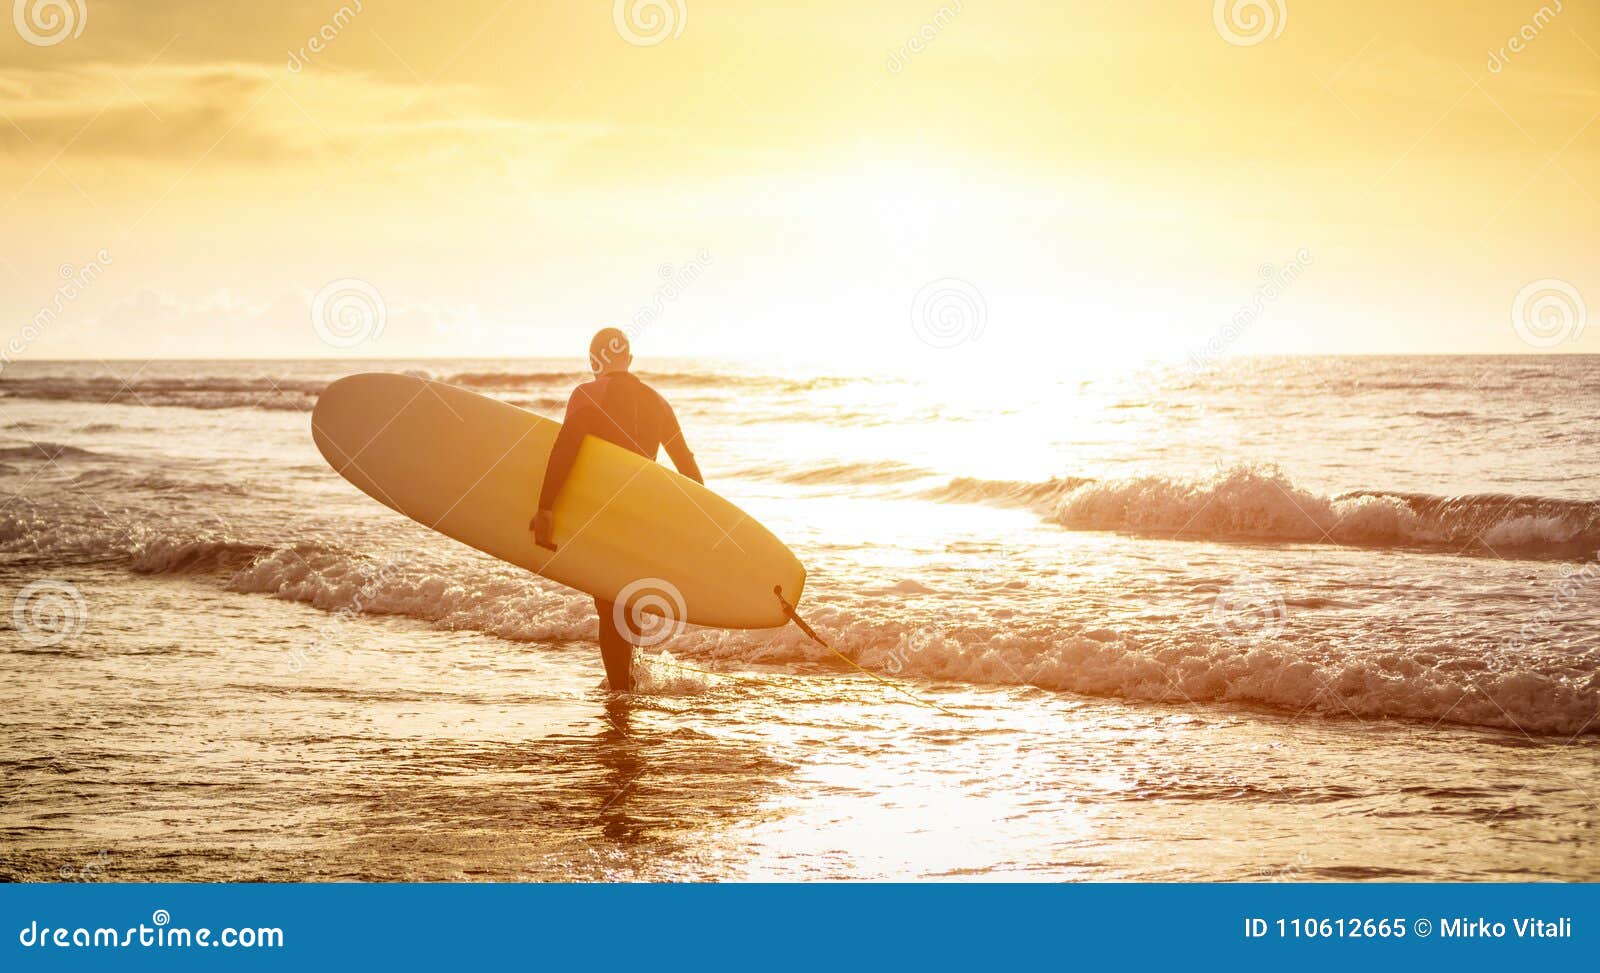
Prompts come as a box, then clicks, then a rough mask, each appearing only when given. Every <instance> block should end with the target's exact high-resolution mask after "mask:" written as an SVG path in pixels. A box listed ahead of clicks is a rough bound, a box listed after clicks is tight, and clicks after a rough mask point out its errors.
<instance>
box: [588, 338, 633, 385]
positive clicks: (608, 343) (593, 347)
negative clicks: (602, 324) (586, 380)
mask: <svg viewBox="0 0 1600 973" xmlns="http://www.w3.org/2000/svg"><path fill="white" fill-rule="evenodd" d="M632 364H633V351H632V349H630V348H629V347H628V336H627V335H625V334H623V333H622V330H621V329H620V328H601V329H600V330H599V331H596V332H595V333H594V338H592V339H591V340H590V341H589V367H590V368H591V369H593V370H594V373H595V374H596V375H604V374H605V373H606V372H625V371H627V370H628V366H629V365H632Z"/></svg>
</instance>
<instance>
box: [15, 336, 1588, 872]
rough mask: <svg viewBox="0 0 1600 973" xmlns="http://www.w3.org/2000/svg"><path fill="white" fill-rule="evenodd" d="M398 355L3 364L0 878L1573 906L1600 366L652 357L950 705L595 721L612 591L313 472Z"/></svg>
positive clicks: (688, 641)
mask: <svg viewBox="0 0 1600 973" xmlns="http://www.w3.org/2000/svg"><path fill="white" fill-rule="evenodd" d="M373 367H375V366H373V365H372V364H370V363H363V364H359V365H353V364H342V363H293V362H288V363H285V362H271V363H237V362H232V363H223V362H211V363H206V362H188V363H152V364H148V365H141V364H139V363H112V364H110V365H87V364H83V365H77V364H75V365H65V364H60V365H52V364H49V363H38V364H34V363H22V364H14V365H10V366H8V367H7V368H6V371H5V373H4V376H3V377H0V395H5V396H6V397H5V398H3V399H0V427H3V428H0V490H4V492H5V494H4V497H3V498H0V502H3V506H0V557H3V560H0V590H4V591H6V592H7V593H8V594H10V595H12V597H13V599H14V603H13V604H14V607H15V608H16V609H17V611H15V612H11V613H4V614H5V617H6V618H7V623H6V624H8V625H10V626H11V627H13V628H14V629H15V628H20V629H21V630H20V631H13V632H11V633H8V635H7V639H6V642H5V646H4V648H5V651H3V652H0V673H3V679H4V682H3V684H4V686H5V687H6V688H5V700H4V702H5V704H6V705H5V714H6V715H5V717H4V719H3V722H4V724H5V732H4V733H3V734H0V772H3V774H4V776H3V783H0V788H3V790H0V875H4V876H6V877H11V878H27V879H49V878H62V877H65V878H68V879H84V880H94V879H122V880H138V879H189V880H210V879H245V880H248V879H267V880H300V879H305V880H320V879H344V878H365V879H456V878H465V879H479V878H484V879H488V878H497V879H595V878H613V879H622V878H625V879H635V878H637V879H689V878H695V879H720V878H735V879H749V878H924V877H958V878H1016V879H1034V878H1039V879H1060V878H1069V879H1079V878H1082V879H1191V878H1214V879H1244V880H1259V879H1268V880H1271V879H1285V880H1296V879H1298V880H1316V879H1332V878H1391V879H1402V880H1403V879H1423V878H1427V879H1476V878H1495V879H1502V878H1557V879H1591V880H1592V879H1595V878H1596V877H1600V867H1597V865H1596V862H1600V855H1597V854H1596V849H1595V847H1594V837H1593V834H1594V831H1595V825H1596V823H1597V820H1600V806H1597V804H1596V800H1597V799H1600V786H1597V785H1596V783H1595V782H1596V781H1600V775H1597V773H1596V771H1597V769H1600V767H1597V764H1600V737H1597V736H1596V732H1597V729H1600V728H1597V727H1596V725H1595V720H1596V716H1597V714H1600V621H1597V620H1596V619H1597V614H1596V611H1595V609H1596V607H1597V604H1600V564H1597V563H1596V561H1595V557H1594V555H1595V551H1596V549H1597V548H1600V527H1597V524H1600V520H1597V517H1596V511H1597V510H1600V505H1597V504H1596V503H1595V500H1596V498H1600V461H1597V460H1596V458H1595V457H1596V455H1597V454H1596V451H1595V448H1594V447H1595V445H1596V440H1597V439H1600V431H1597V429H1600V427H1597V426H1596V425H1595V423H1594V421H1593V420H1594V416H1595V415H1596V414H1597V413H1600V382H1597V381H1596V379H1600V362H1597V360H1595V359H1593V358H1561V359H1556V358H1536V359H1526V358H1522V359H1483V358H1460V359H1392V358H1389V359H1385V358H1368V359H1289V360H1277V361H1270V360H1269V361H1248V360H1247V361H1241V362H1235V363H1230V364H1228V365H1227V366H1225V367H1221V368H1218V369H1216V370H1214V371H1211V372H1208V373H1205V374H1202V375H1194V374H1189V373H1185V372H1181V371H1180V372H1149V373H1138V374H1130V375H1125V376H1116V377H1101V376H1095V377H1071V378H1063V379H1055V380H1052V381H1050V382H1035V383H1031V384H1030V383H1012V384H1011V385H1008V386H1006V388H1007V391H1005V392H1003V396H1004V397H1003V398H1002V399H999V400H997V399H994V398H992V397H991V398H985V399H978V398H977V397H975V396H974V395H972V394H970V393H967V394H956V393H953V392H952V391H951V386H950V385H949V384H947V383H940V382H921V383H918V382H909V381H907V382H901V381H884V380H874V381H871V382H863V381H857V380H853V379H850V378H848V377H843V376H804V377H798V378H795V377H790V378H785V379H773V378H770V377H763V376H760V375H756V374H752V373H749V372H738V371H730V370H728V369H725V368H716V367H713V366H710V365H705V364H696V363H670V364H669V365H668V366H667V367H665V368H662V369H660V371H661V372H662V374H661V375H660V376H659V377H658V378H657V379H656V381H657V384H658V386H659V387H660V388H661V389H662V390H663V391H664V392H665V393H666V394H667V395H668V396H669V398H671V399H672V401H673V402H674V404H675V405H676V407H677V409H678V412H679V414H680V417H681V419H682V420H683V423H684V426H685V428H686V430H687V432H688V434H689V436H690V439H691V443H692V444H693V445H694V446H695V448H696V450H697V452H698V453H699V454H700V459H701V465H702V466H703V467H704V468H705V469H706V472H707V478H708V481H709V482H710V484H711V485H712V486H713V487H714V488H716V489H718V490H719V491H721V492H723V493H725V494H726V495H727V496H729V497H730V498H731V499H733V500H734V501H735V502H737V503H739V504H740V505H741V506H744V507H745V508H746V509H747V510H749V511H750V512H751V513H752V514H754V515H755V516H757V517H758V518H760V519H761V520H762V521H763V522H765V523H766V524H768V525H769V526H770V527H772V528H773V530H774V531H775V532H776V533H778V534H779V535H780V536H782V537H784V538H785V539H786V540H788V541H789V542H790V544H791V546H793V547H794V549H795V551H796V553H797V554H799V556H800V557H801V559H802V560H803V561H805V562H806V564H807V566H808V568H809V569H810V571H811V578H810V581H809V583H808V590H807V595H806V602H805V604H804V605H803V606H802V607H803V609H804V611H805V613H806V614H807V615H808V617H809V618H810V619H811V620H812V621H813V623H814V624H815V625H817V627H818V628H819V629H820V630H822V632H823V633H824V634H825V635H827V636H828V637H829V638H830V640H831V641H833V643H834V644H835V645H836V646H838V647H839V648H840V649H841V650H842V651H843V652H845V653H846V654H847V655H848V656H849V657H850V658H851V659H853V660H854V661H855V662H856V663H858V664H859V665H861V666H863V667H864V668H865V669H867V670H869V671H870V672H871V673H872V674H873V675H876V676H878V677H880V678H884V679H890V680H893V681H894V682H896V683H897V684H899V685H902V686H904V687H905V688H906V689H907V690H908V691H910V692H911V693H913V694H914V695H916V696H918V697H920V698H922V699H923V700H926V701H931V702H936V703H938V704H939V705H941V706H943V707H946V708H948V709H949V710H951V711H954V713H955V714H957V715H954V716H952V715H948V714H945V713H942V712H940V711H938V710H936V709H932V708H929V707H926V706H918V705H917V704H915V703H914V702H912V701H909V700H907V699H906V698H905V697H903V696H901V695H898V694H896V693H894V692H891V691H889V690H887V689H885V688H884V687H883V686H882V685H881V684H879V683H878V682H875V681H874V680H873V679H872V678H870V677H869V676H868V675H865V674H863V673H861V672H857V671H856V670H854V669H852V668H850V667H849V666H847V665H846V664H844V663H842V662H840V661H839V660H837V659H835V658H834V657H833V656H831V655H830V654H828V653H827V652H825V651H823V650H821V649H819V648H817V647H815V646H812V645H810V644H808V643H807V642H806V641H805V640H804V639H803V638H802V637H801V636H800V635H799V633H798V632H796V631H794V630H784V631H776V632H757V633H728V632H714V631H702V630H690V631H688V632H685V633H683V634H682V635H681V636H679V637H678V638H675V639H673V640H672V641H670V642H668V643H666V644H665V645H664V646H663V647H662V648H664V649H665V650H666V652H667V653H668V654H667V655H661V654H658V652H657V651H656V650H652V658H650V659H648V660H645V661H643V662H642V663H641V666H642V667H643V668H642V671H641V675H642V676H643V677H644V679H645V688H646V690H647V692H646V693H644V694H643V695H642V696H641V697H640V698H638V699H636V700H635V701H634V702H633V703H632V704H631V705H630V706H628V707H625V708H618V707H614V706H613V707H610V708H608V707H607V705H606V704H605V701H604V697H603V695H602V694H601V693H600V692H599V690H598V688H597V686H598V683H599V681H600V666H599V660H598V653H597V652H596V651H595V649H594V648H593V645H592V643H590V642H588V641H586V640H589V639H592V638H593V633H594V623H593V619H592V617H591V612H592V609H591V608H590V606H589V603H588V601H587V599H584V598H581V597H578V596H575V595H573V594H571V593H570V592H565V591H563V590H561V589H559V588H557V587H555V586H553V585H550V584H548V583H546V582H543V581H542V580H540V579H538V578H535V577H532V576H529V575H527V574H526V573H524V572H521V571H519V570H517V569H514V568H511V567H510V566H508V565H503V564H500V563H498V562H495V561H493V560H491V559H489V558H487V557H485V556H483V555H480V554H477V553H475V552H472V551H470V550H468V549H466V548H463V547H461V546H460V545H457V544H455V543H454V542H451V541H449V540H447V539H445V538H442V537H440V536H438V535H435V534H433V533H431V532H429V531H427V530H425V529H423V528H421V527H419V526H416V525H413V524H410V523H409V522H406V521H404V520H402V519H401V518H399V517H397V516H396V515H394V514H393V513H392V512H390V511H388V510H387V509H385V508H383V507H381V506H379V505H378V504H376V503H374V502H372V501H371V500H369V499H368V498H366V497H364V496H363V495H361V494H359V493H358V492H357V491H355V490H354V488H352V487H349V486H348V485H347V484H345V483H344V482H343V481H342V480H340V479H339V478H338V477H337V476H336V475H334V474H333V473H332V472H331V471H330V470H329V469H328V468H327V467H326V465H325V464H324V463H323V462H322V460H321V459H320V457H319V456H318V455H317V454H316V451H315V449H314V447H312V445H311V442H310V437H309V433H308V428H307V427H308V416H307V414H306V412H305V411H304V410H305V409H308V408H309V405H310V403H311V402H312V401H314V398H315V392H316V390H317V389H318V388H320V387H321V384H322V383H324V382H325V381H327V380H329V379H330V378H332V377H336V376H338V375H340V374H345V373H347V372H350V371H356V370H363V369H371V368H373ZM377 367H384V368H393V369H399V370H405V369H425V370H427V371H428V372H429V373H430V374H432V375H434V376H435V377H439V378H441V379H446V380H450V379H454V380H456V381H461V382H465V383H468V384H472V385H474V386H475V387H477V388H479V389H480V390H482V391H484V392H485V393H486V394H494V395H497V396H500V397H504V398H507V399H509V400H511V401H515V402H519V403H522V404H525V405H528V406H529V407H531V408H535V409H536V411H542V412H545V413H546V414H554V413H557V412H558V411H559V408H560V403H561V402H562V400H563V398H564V395H565V392H566V390H567V389H568V388H570V384H571V379H572V378H573V377H574V376H573V374H572V372H571V371H570V363H560V362H512V363H488V362H428V363H385V364H383V365H382V366H377ZM647 377H648V375H647ZM991 394H992V393H991ZM1024 445H1026V448H1022V447H1023V446H1024ZM30 586H32V588H31V589H30ZM56 636H60V638H59V640H55V638H56ZM53 640H54V641H53Z"/></svg>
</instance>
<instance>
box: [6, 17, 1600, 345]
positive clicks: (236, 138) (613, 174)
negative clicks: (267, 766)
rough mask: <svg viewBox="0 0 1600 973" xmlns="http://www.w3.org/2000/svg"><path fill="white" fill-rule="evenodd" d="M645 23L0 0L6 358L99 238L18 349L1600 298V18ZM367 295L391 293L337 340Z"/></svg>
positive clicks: (1390, 320) (1124, 335) (983, 337)
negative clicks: (959, 311)
mask: <svg viewBox="0 0 1600 973" xmlns="http://www.w3.org/2000/svg"><path fill="white" fill-rule="evenodd" d="M643 6H644V7H646V8H648V9H644V10H637V11H634V14H635V16H633V17H632V18H631V19H630V15H629V12H628V11H627V10H622V11H620V12H619V11H618V9H617V8H616V7H615V6H613V4H611V3H607V2H603V0H591V2H583V3H571V2H555V0H550V2H534V0H511V2H505V0H453V2H451V3H449V4H439V3H423V2H420V0H364V2H363V3H361V4H357V3H356V2H355V0H350V2H349V3H348V4H346V5H345V12H344V13H342V14H341V13H339V10H340V5H339V4H338V3H336V2H333V0H279V2H274V3H258V2H248V3H247V2H244V0H55V2H54V3H52V2H51V0H25V2H21V3H18V4H16V8H17V9H16V10H15V11H14V14H15V16H14V17H13V19H12V23H10V24H0V169H3V173H0V225H3V226H4V227H5V233H4V235H3V236H0V308H3V309H4V312H5V319H4V322H3V328H0V342H3V341H5V340H7V339H12V340H13V341H14V336H17V335H21V334H22V333H23V332H24V329H25V326H29V325H30V322H33V321H34V320H35V319H36V316H37V314H38V312H39V311H40V309H41V308H45V307H49V306H51V305H52V302H55V301H57V288H58V285H59V284H61V282H62V281H63V279H64V278H63V276H62V268H63V266H64V265H65V267H66V272H67V273H69V274H70V273H73V272H74V270H75V268H81V267H82V266H83V265H85V264H88V263H91V262H93V261H96V260H97V259H98V257H97V255H100V254H102V252H103V253H104V255H105V258H107V259H105V260H104V261H103V263H104V266H103V271H102V272H101V273H100V274H99V276H98V277H95V278H94V279H93V280H92V282H91V283H89V284H88V285H87V286H85V287H84V288H82V293H81V295H80V296H77V297H76V298H73V299H71V300H68V301H65V302H62V306H61V308H60V311H59V314H56V315H54V317H53V318H51V319H50V320H49V321H48V323H47V324H46V326H44V327H42V328H30V329H29V330H30V333H31V332H37V333H36V334H33V336H32V337H31V338H30V339H29V340H27V341H26V342H25V343H24V344H25V345H26V347H25V348H23V349H22V350H21V351H20V353H18V354H13V355H12V356H11V357H12V358H25V359H37V358H56V357H92V358H112V357H164V356H225V357H232V356H255V355H262V356H310V355H336V354H337V355H360V356H374V357H380V356H396V357H403V356H418V355H427V356H461V355H516V356H545V355H572V354H576V353H577V352H578V351H579V350H580V349H581V347H582V344H583V342H584V341H585V340H586V338H587V336H588V335H589V334H590V333H591V332H592V331H593V330H594V329H595V328H596V327H597V326H599V325H601V324H608V323H615V324H620V325H627V324H628V323H629V322H631V321H637V320H640V319H641V309H648V310H649V313H647V314H644V315H643V320H644V321H645V324H644V326H643V327H642V328H640V329H638V336H637V338H636V343H637V344H638V346H639V353H640V354H641V355H642V356H643V355H658V356H659V355H718V356H723V357H735V358H755V359H761V360H767V361H780V360H791V359H792V360H799V359H815V360H819V361H833V362H843V363H868V364H870V363H871V362H872V361H874V360H879V359H881V358H882V357H884V356H892V357H895V358H904V359H912V360H921V359H923V358H933V357H936V356H944V358H945V359H947V360H948V359H949V358H950V357H951V355H952V353H951V350H950V349H948V348H939V347H934V346H933V345H931V344H929V343H928V342H926V341H919V340H918V334H917V329H916V327H915V326H914V324H915V321H914V318H915V316H916V315H917V314H918V313H919V307H920V305H919V292H924V293H925V288H926V287H927V286H928V285H930V283H931V282H936V281H941V280H947V279H950V280H955V281H959V282H960V285H959V288H958V289H959V290H960V291H961V294H962V295H963V300H965V301H966V302H967V304H968V306H969V307H970V306H972V301H973V297H972V295H974V294H975V295H977V298H976V300H977V301H978V302H979V303H981V310H980V311H977V312H971V311H970V310H969V311H968V312H966V313H969V314H970V313H978V314H981V317H982V329H981V334H973V335H970V336H968V337H970V339H971V340H968V341H965V342H964V343H963V344H962V348H963V349H964V350H963V351H961V352H957V353H956V354H960V355H984V356H997V357H999V358H1011V359H1015V358H1020V357H1022V356H1026V358H1027V359H1028V360H1030V361H1038V360H1040V359H1044V360H1049V359H1051V358H1055V357H1060V356H1066V357H1082V358H1089V359H1101V358H1106V359H1122V358H1137V357H1148V356H1155V357H1168V358H1173V359H1181V358H1182V357H1183V356H1184V355H1185V354H1188V353H1189V352H1190V351H1191V350H1192V349H1195V348H1198V347H1201V346H1204V345H1206V343H1207V342H1209V341H1213V340H1214V339H1215V338H1216V337H1217V336H1218V335H1219V333H1222V332H1223V331H1224V329H1228V328H1229V323H1230V320H1232V319H1235V318H1236V315H1237V314H1238V312H1240V310H1241V309H1244V308H1249V307H1251V305H1252V302H1253V301H1254V300H1256V299H1257V295H1258V293H1259V291H1260V288H1261V287H1262V285H1263V282H1264V281H1267V280H1269V279H1272V278H1274V277H1276V276H1277V275H1278V274H1279V272H1280V271H1281V269H1282V268H1283V267H1284V266H1285V265H1286V264H1289V263H1290V262H1292V261H1298V262H1300V264H1301V267H1300V269H1299V272H1298V275H1297V276H1295V277H1294V278H1293V280H1292V281H1291V282H1290V283H1288V284H1287V285H1286V286H1284V287H1282V288H1281V293H1279V294H1276V295H1275V296H1274V297H1272V298H1271V299H1269V300H1267V301H1265V302H1264V305H1263V307H1262V308H1261V309H1260V310H1259V312H1258V313H1256V312H1253V313H1252V314H1251V315H1249V316H1248V318H1249V320H1248V322H1247V324H1246V326H1244V327H1242V328H1239V327H1235V328H1232V329H1231V330H1230V333H1229V336H1228V337H1227V338H1226V339H1225V340H1224V342H1223V344H1224V345H1226V348H1225V351H1226V353H1230V354H1231V353H1241V352H1438V353H1450V352H1525V351H1535V350H1541V349H1537V348H1535V347H1531V346H1530V345H1529V343H1527V342H1526V341H1524V340H1522V339H1520V338H1519V336H1518V334H1517V332H1516V330H1515V329H1514V327H1513V324H1512V317H1513V303H1514V301H1515V300H1516V298H1517V295H1518V293H1519V291H1521V290H1523V289H1524V288H1525V286H1527V285H1529V284H1530V283H1532V282H1535V281H1541V280H1552V281H1557V282H1559V283H1560V284H1561V285H1563V287H1564V288H1565V290H1566V292H1567V293H1569V294H1576V295H1579V296H1580V298H1581V299H1584V300H1586V317H1589V318H1592V317H1596V316H1600V259H1596V254H1597V253H1600V164H1597V162H1600V120H1597V116H1600V13H1597V10H1596V8H1595V7H1594V6H1593V5H1589V4H1584V5H1580V4H1578V3H1576V2H1572V0H1568V2H1566V3H1565V4H1564V5H1558V4H1556V3H1554V2H1551V3H1550V4H1548V5H1547V6H1546V7H1545V8H1544V13H1542V14H1541V13H1539V11H1540V7H1539V6H1538V5H1537V4H1533V3H1529V2H1485V3H1472V4H1462V3H1459V2H1445V0H1431V2H1421V3H1414V4H1403V5H1396V4H1393V3H1389V2H1375V0H1337V2H1335V0H1320V2H1308V0H1264V2H1263V3H1260V4H1258V5H1256V6H1255V7H1254V8H1250V9H1244V10H1240V11H1236V12H1235V13H1236V14H1237V15H1238V16H1236V17H1234V18H1233V19H1232V20H1230V19H1229V12H1228V11H1227V10H1226V9H1223V10H1221V11H1219V10H1218V9H1217V8H1216V7H1215V6H1214V5H1213V3H1211V2H1206V0H1188V2H1152V3H1139V4H1103V3H1093V4H1089V3H1071V2H1060V0H1050V2H978V0H967V2H965V3H961V4H956V3H954V2H950V3H948V4H946V6H945V8H944V12H943V13H941V12H940V9H941V8H940V6H939V4H938V3H935V2H932V0H913V2H902V0H879V2H873V3H861V2H859V0H850V2H844V0H818V2H813V3H807V4H803V5H794V4H767V3H753V2H749V0H662V2H659V3H656V4H654V5H651V4H649V3H645V4H643ZM1246 6H1247V7H1248V5H1246ZM28 8H33V9H32V10H29V9H28ZM358 8H359V9H358ZM30 14H32V15H37V18H43V19H42V20H41V19H35V20H33V21H29V20H28V19H27V15H30ZM51 17H55V18H58V19H57V20H53V21H52V20H50V19H49V18H51ZM62 17H65V18H67V24H66V26H67V27H70V28H71V29H70V30H68V31H66V32H65V33H62V32H61V27H62V21H61V20H60V19H59V18H62ZM652 17H655V18H656V19H655V20H651V18H652ZM1251 17H1256V18H1258V19H1257V20H1254V21H1252V20H1250V18H1251ZM52 24H54V25H55V27H54V29H53V31H52V29H50V25H52ZM1262 24H1265V26H1266V28H1269V29H1266V30H1265V31H1264V32H1255V31H1260V30H1261V25H1262ZM41 25H42V26H41ZM25 26H26V30H25V29H24V27H25ZM80 28H81V31H80ZM29 32H31V33H32V36H33V41H32V42H30V40H29V39H28V38H27V37H26V36H25V34H28V33H29ZM318 34H322V35H324V36H326V37H328V38H329V39H328V40H326V41H325V42H324V41H321V40H319V41H318V46H321V47H322V48H323V49H322V50H320V51H315V50H311V49H310V48H309V47H308V41H309V40H310V39H311V38H312V37H313V36H315V35H318ZM1230 35H1231V40H1230ZM1514 35H1520V37H1519V39H1518V41H1517V44H1516V46H1517V47H1520V48H1521V50H1513V49H1510V48H1509V47H1508V41H1509V40H1510V39H1511V38H1512V37H1513V36H1514ZM630 36H631V40H632V42H630ZM913 38H917V43H916V45H915V46H916V47H920V48H922V50H920V52H919V51H916V50H913V49H912V45H911V43H910V42H911V41H912V40H913ZM1523 38H1527V39H1523ZM340 280H355V281H360V282H362V283H363V284H364V285H366V286H368V287H370V289H371V291H372V292H373V293H376V294H378V295H381V298H382V301H383V304H384V307H385V309H386V310H385V317H384V326H383V329H382V331H381V333H376V334H372V335H370V336H368V337H367V340H365V341H362V342H361V343H359V344H358V345H354V346H352V347H348V348H344V347H336V346H334V345H331V344H330V343H329V342H327V341H326V340H324V339H323V338H322V337H319V334H318V330H317V328H315V327H314V326H313V325H314V322H313V320H312V307H313V303H314V301H315V298H316V295H317V294H318V293H319V291H324V290H325V288H326V287H327V286H328V285H330V284H331V283H332V282H335V281H340ZM946 286H947V288H948V287H954V286H957V285H946ZM1573 330H1574V331H1575V329H1573ZM1546 350H1550V351H1564V352H1565V351H1576V352H1600V323H1596V322H1594V321H1589V322H1588V327H1587V329H1586V330H1584V331H1583V332H1582V333H1581V334H1578V335H1577V336H1576V337H1575V338H1572V339H1571V340H1565V341H1562V342H1561V343H1560V344H1559V345H1556V346H1552V347H1550V348H1548V349H1546Z"/></svg>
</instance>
